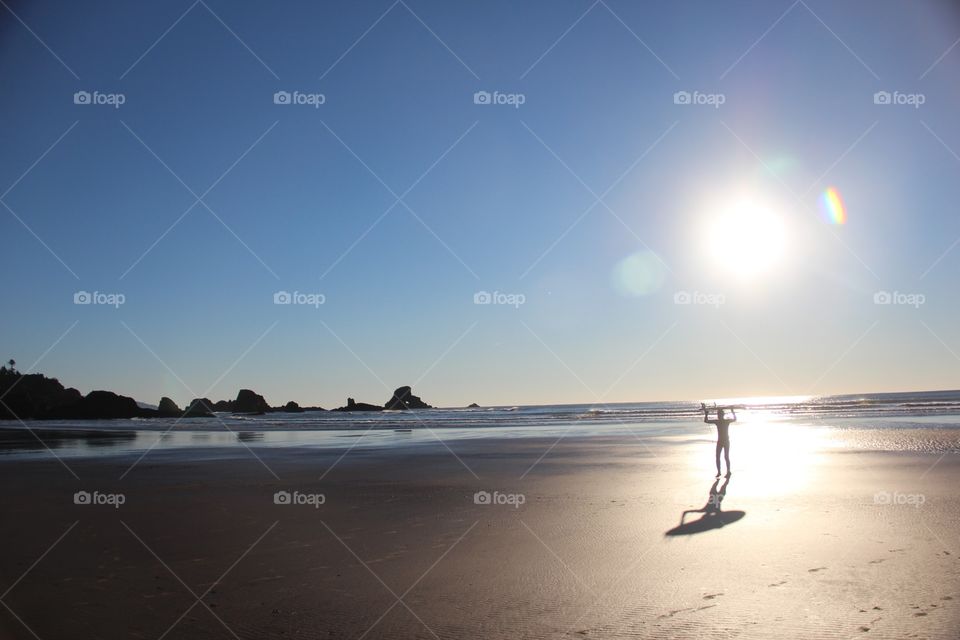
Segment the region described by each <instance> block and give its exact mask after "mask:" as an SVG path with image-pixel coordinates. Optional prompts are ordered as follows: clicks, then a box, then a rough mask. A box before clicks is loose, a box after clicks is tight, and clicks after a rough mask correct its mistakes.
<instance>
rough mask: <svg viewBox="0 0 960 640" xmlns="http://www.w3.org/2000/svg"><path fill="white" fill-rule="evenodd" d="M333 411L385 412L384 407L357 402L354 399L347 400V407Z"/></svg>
mask: <svg viewBox="0 0 960 640" xmlns="http://www.w3.org/2000/svg"><path fill="white" fill-rule="evenodd" d="M333 411H383V407H381V406H378V405H375V404H367V403H366V402H357V401H356V400H354V399H353V398H347V406H345V407H337V408H336V409H333Z"/></svg>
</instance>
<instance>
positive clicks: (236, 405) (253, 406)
mask: <svg viewBox="0 0 960 640" xmlns="http://www.w3.org/2000/svg"><path fill="white" fill-rule="evenodd" d="M231 410H232V411H233V412H234V413H265V412H267V411H270V405H268V404H267V401H266V400H264V399H263V396H261V395H259V394H257V393H254V392H253V391H251V390H250V389H240V393H238V394H237V399H236V400H234V401H233V407H232V408H231Z"/></svg>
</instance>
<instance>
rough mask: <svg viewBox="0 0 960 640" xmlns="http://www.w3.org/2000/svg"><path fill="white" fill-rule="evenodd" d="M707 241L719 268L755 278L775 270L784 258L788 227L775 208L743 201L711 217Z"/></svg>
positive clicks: (705, 239) (708, 248) (711, 254)
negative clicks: (786, 227)
mask: <svg viewBox="0 0 960 640" xmlns="http://www.w3.org/2000/svg"><path fill="white" fill-rule="evenodd" d="M704 242H705V243H706V253H707V255H708V256H710V258H711V261H712V263H713V264H714V265H715V266H716V267H718V268H720V269H722V270H723V271H724V272H726V273H728V274H730V275H733V276H735V277H736V278H738V279H743V280H752V279H755V278H757V277H760V276H763V275H765V274H768V273H770V272H771V271H773V270H774V268H775V267H776V266H777V264H778V263H779V262H780V261H781V260H782V259H783V256H784V252H785V250H786V229H785V227H784V222H783V217H782V216H781V215H780V214H779V213H778V212H777V211H775V210H774V209H772V208H770V207H769V206H766V205H764V204H763V203H761V202H758V201H754V200H740V201H737V202H736V203H734V204H732V205H730V206H728V207H726V208H724V209H722V210H720V211H717V212H716V213H715V214H713V215H712V216H711V217H710V218H709V220H708V221H707V224H706V233H705V234H704Z"/></svg>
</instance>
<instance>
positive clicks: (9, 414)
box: [0, 367, 83, 420]
mask: <svg viewBox="0 0 960 640" xmlns="http://www.w3.org/2000/svg"><path fill="white" fill-rule="evenodd" d="M0 398H3V404H0V418H3V419H7V420H15V419H16V418H20V419H21V420H27V419H30V418H50V417H54V416H53V414H54V413H55V412H57V411H59V410H61V409H63V408H65V407H69V406H72V405H76V404H78V403H79V402H80V401H81V400H82V399H83V396H82V395H80V392H79V391H77V390H76V389H73V388H68V389H64V388H63V385H62V384H60V381H59V380H57V379H56V378H48V377H46V376H45V375H43V374H40V373H31V374H27V375H21V374H20V373H19V372H18V371H15V370H13V369H7V368H6V367H0Z"/></svg>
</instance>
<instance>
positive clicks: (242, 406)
mask: <svg viewBox="0 0 960 640" xmlns="http://www.w3.org/2000/svg"><path fill="white" fill-rule="evenodd" d="M7 364H8V365H9V366H0V419H4V420H104V419H115V418H212V417H214V415H215V413H217V412H225V413H233V414H245V415H260V414H266V413H303V412H307V411H326V409H324V408H323V407H301V406H300V405H298V404H297V403H296V402H294V401H292V400H291V401H290V402H288V403H286V404H285V405H283V406H280V407H271V406H270V405H269V404H268V403H267V401H266V400H264V398H263V396H262V395H260V394H258V393H256V392H254V391H252V390H250V389H240V391H239V392H238V393H237V397H236V398H235V399H233V400H218V401H216V402H213V401H211V400H210V399H209V398H195V399H193V400H191V401H190V403H189V404H188V405H187V406H186V407H185V408H183V409H181V408H180V407H179V406H177V403H175V402H174V401H173V400H171V399H170V398H167V397H166V396H164V397H163V398H160V402H159V404H158V405H157V407H156V408H155V409H154V408H149V407H143V406H141V405H140V404H138V403H137V401H136V400H134V399H133V398H131V397H129V396H122V395H119V394H117V393H114V392H112V391H91V392H90V393H88V394H87V395H82V394H81V393H80V392H79V391H77V390H76V389H74V388H73V387H64V386H63V385H62V384H61V383H60V381H59V380H57V379H56V378H48V377H47V376H45V375H43V374H41V373H30V374H21V373H20V372H19V371H17V370H16V367H15V365H16V362H15V361H14V360H10V361H9V362H8V363H7ZM432 408H433V407H431V406H430V405H429V404H427V403H426V402H424V401H423V400H422V399H420V398H419V397H417V396H415V395H413V390H412V389H411V388H410V387H408V386H403V387H398V388H397V389H396V390H395V391H394V392H393V396H392V397H391V398H390V399H389V400H387V401H386V402H385V403H383V404H382V405H378V404H368V403H366V402H357V401H356V400H354V399H353V398H347V404H346V405H344V406H342V407H337V408H336V409H331V411H351V412H352V411H407V410H410V409H432Z"/></svg>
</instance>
